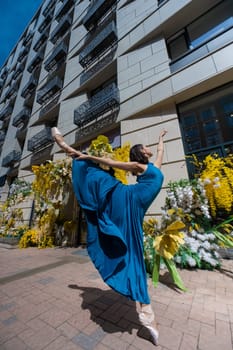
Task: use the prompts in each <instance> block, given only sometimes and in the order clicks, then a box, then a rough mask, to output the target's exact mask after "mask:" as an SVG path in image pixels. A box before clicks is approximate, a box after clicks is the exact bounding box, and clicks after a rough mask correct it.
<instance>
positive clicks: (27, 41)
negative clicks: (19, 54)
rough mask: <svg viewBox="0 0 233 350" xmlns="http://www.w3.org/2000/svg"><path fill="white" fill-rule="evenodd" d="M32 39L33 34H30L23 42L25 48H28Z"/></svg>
mask: <svg viewBox="0 0 233 350" xmlns="http://www.w3.org/2000/svg"><path fill="white" fill-rule="evenodd" d="M32 37H33V32H30V33H28V34H27V35H26V37H25V38H24V40H23V46H27V45H28V44H29V43H30V41H31V39H32Z"/></svg>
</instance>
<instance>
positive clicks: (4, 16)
mask: <svg viewBox="0 0 233 350" xmlns="http://www.w3.org/2000/svg"><path fill="white" fill-rule="evenodd" d="M42 2H43V0H0V26H1V30H0V67H2V65H3V64H4V62H5V61H6V59H7V57H8V56H9V54H10V52H11V50H12V49H13V48H14V46H15V45H16V43H17V41H18V39H19V38H20V36H21V34H22V33H23V32H24V30H25V29H26V27H27V25H28V24H29V22H30V20H31V18H32V17H33V16H34V14H35V13H36V11H37V9H38V8H39V6H40V5H41V4H42Z"/></svg>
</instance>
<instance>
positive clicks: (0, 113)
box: [0, 104, 13, 120]
mask: <svg viewBox="0 0 233 350" xmlns="http://www.w3.org/2000/svg"><path fill="white" fill-rule="evenodd" d="M12 111H13V107H12V106H11V105H10V104H8V105H7V106H6V107H5V108H3V109H2V110H1V111H0V120H3V119H5V118H7V117H9V115H11V113H12Z"/></svg>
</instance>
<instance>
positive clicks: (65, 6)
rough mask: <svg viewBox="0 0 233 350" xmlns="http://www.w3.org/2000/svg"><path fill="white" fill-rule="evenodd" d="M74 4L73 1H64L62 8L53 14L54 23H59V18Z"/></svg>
mask: <svg viewBox="0 0 233 350" xmlns="http://www.w3.org/2000/svg"><path fill="white" fill-rule="evenodd" d="M73 4H74V0H64V1H63V4H62V6H61V7H60V8H59V9H58V11H57V12H56V13H55V19H56V21H58V22H59V21H60V20H61V18H62V17H63V16H64V15H65V14H66V13H67V12H69V10H70V9H71V7H72V6H73Z"/></svg>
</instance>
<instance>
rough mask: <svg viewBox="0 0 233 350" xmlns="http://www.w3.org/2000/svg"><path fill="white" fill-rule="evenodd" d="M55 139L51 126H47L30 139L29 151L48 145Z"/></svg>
mask: <svg viewBox="0 0 233 350" xmlns="http://www.w3.org/2000/svg"><path fill="white" fill-rule="evenodd" d="M52 141H53V138H52V135H51V128H49V127H46V128H44V129H43V130H41V131H40V132H39V133H38V134H36V135H34V136H33V137H32V138H31V139H30V140H28V151H29V152H34V151H37V150H39V149H40V148H42V147H46V146H47V145H49V144H50V143H51V142H52Z"/></svg>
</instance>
